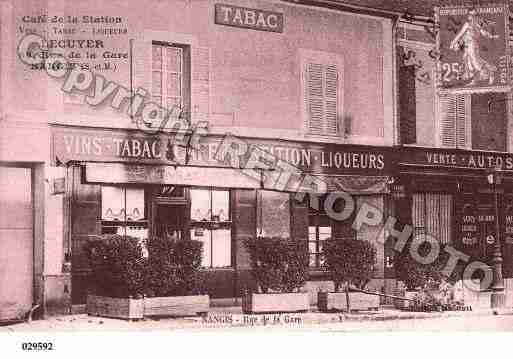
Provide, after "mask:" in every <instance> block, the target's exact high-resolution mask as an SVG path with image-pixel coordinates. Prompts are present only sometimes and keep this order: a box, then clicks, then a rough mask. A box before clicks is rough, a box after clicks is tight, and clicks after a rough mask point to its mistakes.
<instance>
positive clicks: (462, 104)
mask: <svg viewBox="0 0 513 359" xmlns="http://www.w3.org/2000/svg"><path fill="white" fill-rule="evenodd" d="M466 103H467V101H466V96H465V95H456V147H458V148H467V146H468V140H467V104H466Z"/></svg>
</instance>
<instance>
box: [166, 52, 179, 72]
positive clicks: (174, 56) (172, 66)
mask: <svg viewBox="0 0 513 359" xmlns="http://www.w3.org/2000/svg"><path fill="white" fill-rule="evenodd" d="M166 50H167V51H166V55H167V66H168V67H167V70H168V71H174V72H181V71H182V64H181V62H182V61H181V57H182V49H179V48H176V47H167V48H166Z"/></svg>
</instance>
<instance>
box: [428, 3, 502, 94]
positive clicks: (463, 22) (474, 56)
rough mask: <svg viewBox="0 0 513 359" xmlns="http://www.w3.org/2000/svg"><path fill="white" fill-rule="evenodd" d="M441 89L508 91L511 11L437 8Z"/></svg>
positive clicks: (499, 6)
mask: <svg viewBox="0 0 513 359" xmlns="http://www.w3.org/2000/svg"><path fill="white" fill-rule="evenodd" d="M436 17H437V18H436V20H437V23H438V25H439V29H440V30H439V32H438V36H437V45H438V51H439V54H440V57H439V60H438V74H439V79H438V80H439V81H438V84H439V87H440V88H441V89H443V90H454V91H458V92H490V91H508V90H509V74H508V68H509V64H508V62H509V46H508V42H509V27H508V20H509V7H508V5H505V4H490V5H483V6H472V7H471V6H447V7H440V8H437V11H436Z"/></svg>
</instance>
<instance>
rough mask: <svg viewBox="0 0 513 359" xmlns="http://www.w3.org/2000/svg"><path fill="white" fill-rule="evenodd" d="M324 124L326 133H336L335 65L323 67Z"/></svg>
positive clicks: (336, 84) (336, 71) (336, 76)
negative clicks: (324, 84)
mask: <svg viewBox="0 0 513 359" xmlns="http://www.w3.org/2000/svg"><path fill="white" fill-rule="evenodd" d="M325 79H326V86H325V107H324V115H325V125H326V134H328V135H337V134H338V132H339V131H338V68H337V66H336V65H330V66H326V68H325Z"/></svg>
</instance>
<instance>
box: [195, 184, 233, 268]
mask: <svg viewBox="0 0 513 359" xmlns="http://www.w3.org/2000/svg"><path fill="white" fill-rule="evenodd" d="M194 190H204V191H208V192H209V194H210V209H209V211H210V216H211V218H210V220H207V221H196V220H193V219H192V218H193V213H192V211H193V207H192V193H191V192H192V191H194ZM215 191H217V192H227V193H228V211H227V213H226V215H227V220H225V221H220V220H219V221H214V220H213V218H212V200H213V197H212V193H213V192H215ZM232 196H233V195H232V191H231V190H230V189H223V188H218V187H191V188H189V198H190V209H189V210H190V218H191V219H190V224H189V228H190V230H191V231H192V230H195V229H196V228H202V229H203V230H205V231H209V233H210V238H209V243H210V258H209V262H210V265H209V266H203V265H202V268H204V269H207V270H218V269H227V268H233V266H234V243H233V232H234V225H233V221H232V218H233V213H232V207H233V206H232ZM198 223H200V224H201V226H196V225H195V224H198ZM218 229H229V230H230V263H229V264H228V265H225V266H214V265H213V251H212V248H213V243H214V238H213V235H212V234H213V233H212V231H213V230H218ZM191 239H192V236H191Z"/></svg>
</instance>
